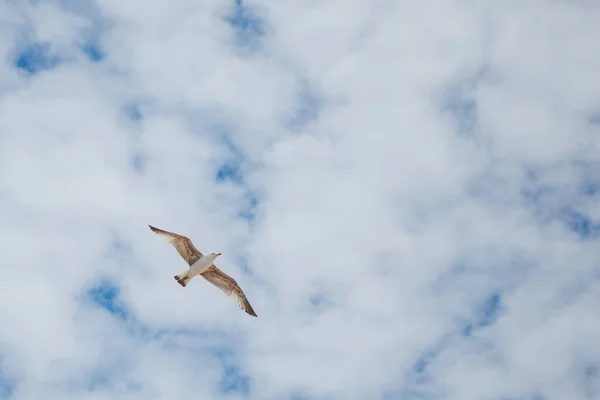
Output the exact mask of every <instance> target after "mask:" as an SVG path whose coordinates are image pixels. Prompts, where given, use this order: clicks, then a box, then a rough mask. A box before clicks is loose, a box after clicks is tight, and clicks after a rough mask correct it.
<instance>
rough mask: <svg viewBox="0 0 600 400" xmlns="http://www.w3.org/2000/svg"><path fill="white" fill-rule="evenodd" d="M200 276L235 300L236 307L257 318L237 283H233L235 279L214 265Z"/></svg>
mask: <svg viewBox="0 0 600 400" xmlns="http://www.w3.org/2000/svg"><path fill="white" fill-rule="evenodd" d="M200 275H202V276H203V277H204V279H206V280H207V281H209V282H210V283H212V284H213V285H215V286H216V287H218V288H219V289H221V290H222V291H223V292H224V293H225V294H226V295H227V296H228V297H229V298H232V299H233V300H235V301H236V302H237V305H238V306H239V307H240V308H241V309H242V310H244V311H245V312H247V313H248V314H250V315H252V316H253V317H257V316H258V315H256V313H255V312H254V310H253V309H252V306H251V305H250V302H249V301H248V299H247V298H246V295H245V294H244V292H243V291H242V289H241V288H240V286H239V285H238V283H237V282H236V281H235V279H233V278H232V277H230V276H229V275H227V274H226V273H225V272H223V271H221V270H220V269H219V268H217V267H216V266H215V265H214V264H213V265H211V266H210V267H209V268H208V269H207V270H206V271H204V272H203V273H202V274H200Z"/></svg>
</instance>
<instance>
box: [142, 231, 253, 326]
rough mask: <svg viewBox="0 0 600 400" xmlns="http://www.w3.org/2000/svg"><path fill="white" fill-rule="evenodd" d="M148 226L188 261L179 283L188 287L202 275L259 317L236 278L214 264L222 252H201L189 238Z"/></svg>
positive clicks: (179, 275)
mask: <svg viewBox="0 0 600 400" xmlns="http://www.w3.org/2000/svg"><path fill="white" fill-rule="evenodd" d="M148 226H149V227H150V229H151V230H152V232H154V233H156V234H157V235H159V236H161V237H163V238H165V239H167V240H168V241H169V243H171V244H172V245H173V247H175V249H177V252H178V253H179V255H180V256H181V257H183V259H184V260H185V261H186V262H187V263H188V265H189V268H188V269H187V270H185V271H184V272H182V273H180V274H177V275H175V276H174V278H175V280H176V281H177V283H179V284H180V285H181V286H183V287H186V285H187V284H188V283H189V282H190V280H192V278H193V277H195V276H196V275H202V277H203V278H204V279H206V280H207V281H209V282H210V283H212V284H213V285H215V286H216V287H218V288H219V289H221V290H222V291H223V292H225V294H226V295H227V296H228V297H230V298H232V299H233V300H235V301H236V302H237V304H238V306H239V307H240V308H241V309H242V310H244V311H245V312H247V313H248V314H250V315H251V316H253V317H257V315H256V313H255V312H254V310H253V309H252V306H251V305H250V302H248V299H246V295H245V294H244V292H243V291H242V289H241V288H240V286H239V285H238V283H237V282H236V281H235V279H233V278H232V277H230V276H229V275H227V274H226V273H225V272H223V271H221V270H220V269H219V268H217V267H216V266H215V265H214V264H213V262H214V261H215V259H216V258H217V257H218V256H220V255H221V253H210V254H207V255H204V254H202V253H200V252H199V251H198V249H196V247H195V246H194V244H193V243H192V241H191V240H190V239H189V238H187V237H185V236H183V235H178V234H176V233H172V232H168V231H163V230H162V229H158V228H155V227H153V226H152V225H148Z"/></svg>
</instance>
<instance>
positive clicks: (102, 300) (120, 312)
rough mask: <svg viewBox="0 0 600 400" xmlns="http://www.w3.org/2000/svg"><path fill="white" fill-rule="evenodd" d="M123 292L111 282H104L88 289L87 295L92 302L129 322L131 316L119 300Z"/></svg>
mask: <svg viewBox="0 0 600 400" xmlns="http://www.w3.org/2000/svg"><path fill="white" fill-rule="evenodd" d="M120 292H121V290H120V289H119V287H118V286H116V285H115V284H114V283H112V282H110V281H106V280H105V281H102V282H100V283H98V284H97V285H96V286H93V287H92V288H90V289H88V291H87V295H88V297H89V298H90V300H91V301H92V302H93V303H94V304H96V305H97V306H98V307H101V308H103V309H105V310H106V311H108V312H109V313H111V314H112V315H114V316H115V317H117V318H119V319H121V320H127V319H128V318H129V316H130V313H129V311H128V310H127V307H126V306H125V304H124V303H123V302H122V301H121V300H120V299H119V295H120Z"/></svg>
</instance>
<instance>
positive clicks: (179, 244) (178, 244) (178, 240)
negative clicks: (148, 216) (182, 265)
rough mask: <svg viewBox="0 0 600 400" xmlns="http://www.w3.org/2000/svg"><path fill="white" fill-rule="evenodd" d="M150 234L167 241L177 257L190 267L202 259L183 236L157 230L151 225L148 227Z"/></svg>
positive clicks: (189, 241) (200, 254) (198, 252)
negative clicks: (176, 253)
mask: <svg viewBox="0 0 600 400" xmlns="http://www.w3.org/2000/svg"><path fill="white" fill-rule="evenodd" d="M148 226H149V227H150V229H151V230H152V232H154V233H156V234H157V235H159V236H162V237H163V238H165V239H167V240H168V241H169V243H171V244H172V245H173V247H175V249H176V250H177V252H178V253H179V255H180V256H181V257H182V258H183V259H184V260H185V261H186V262H187V263H188V264H189V265H192V264H193V263H195V262H196V261H198V260H199V259H200V258H202V253H200V251H198V249H197V248H196V246H194V244H193V243H192V241H191V240H190V239H189V238H188V237H185V236H183V235H178V234H177V233H173V232H169V231H165V230H162V229H158V228H156V227H154V226H152V225H148Z"/></svg>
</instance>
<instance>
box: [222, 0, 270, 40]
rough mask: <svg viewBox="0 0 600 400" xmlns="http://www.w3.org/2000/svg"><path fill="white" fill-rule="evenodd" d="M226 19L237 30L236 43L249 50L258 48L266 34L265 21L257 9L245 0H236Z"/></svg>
mask: <svg viewBox="0 0 600 400" xmlns="http://www.w3.org/2000/svg"><path fill="white" fill-rule="evenodd" d="M224 20H225V21H226V22H227V23H228V24H229V25H230V26H231V27H232V29H233V30H234V31H235V37H236V44H237V45H238V46H239V47H243V48H246V49H249V50H258V49H259V48H260V47H261V45H262V38H263V37H264V36H265V33H266V29H265V22H264V20H263V18H262V17H261V16H259V15H258V14H257V13H256V11H255V10H254V9H252V8H250V7H248V6H246V5H245V4H244V1H243V0H235V1H234V4H233V7H232V9H231V12H230V13H229V15H227V16H226V17H225V18H224Z"/></svg>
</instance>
